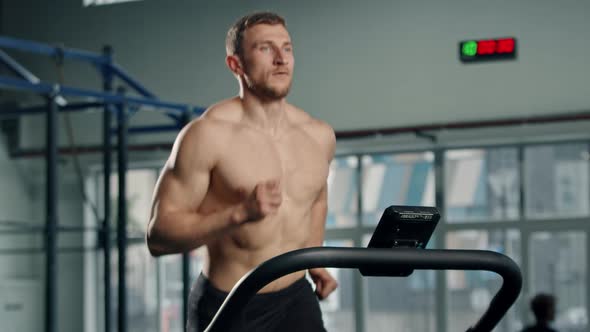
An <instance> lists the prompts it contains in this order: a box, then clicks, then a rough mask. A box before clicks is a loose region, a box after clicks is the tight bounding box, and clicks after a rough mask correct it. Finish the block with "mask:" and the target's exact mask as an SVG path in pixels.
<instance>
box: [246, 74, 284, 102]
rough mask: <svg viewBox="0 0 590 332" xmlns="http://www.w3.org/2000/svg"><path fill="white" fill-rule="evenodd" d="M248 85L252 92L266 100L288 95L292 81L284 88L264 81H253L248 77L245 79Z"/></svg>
mask: <svg viewBox="0 0 590 332" xmlns="http://www.w3.org/2000/svg"><path fill="white" fill-rule="evenodd" d="M244 81H245V83H246V86H247V87H248V89H249V90H250V91H252V93H254V94H255V95H256V96H258V97H260V98H261V99H264V100H278V99H283V98H285V97H287V95H288V94H289V91H290V90H291V83H289V85H287V86H286V87H285V88H283V89H277V88H273V87H271V86H268V85H266V84H264V83H262V84H260V83H256V82H252V81H251V80H249V79H248V78H246V77H245V79H244Z"/></svg>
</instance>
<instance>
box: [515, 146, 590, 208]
mask: <svg viewBox="0 0 590 332" xmlns="http://www.w3.org/2000/svg"><path fill="white" fill-rule="evenodd" d="M588 157H589V154H588V146H587V145H586V144H559V145H541V146H534V147H528V148H526V149H525V153H524V158H525V162H524V165H525V171H524V172H525V197H526V200H525V203H526V215H527V217H529V218H552V217H580V216H587V215H588V212H589V208H588V202H589V197H588V159H589V158H588Z"/></svg>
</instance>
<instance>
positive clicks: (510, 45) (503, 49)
mask: <svg viewBox="0 0 590 332" xmlns="http://www.w3.org/2000/svg"><path fill="white" fill-rule="evenodd" d="M497 44H498V46H497V49H496V52H498V53H512V52H514V39H512V38H509V39H499V40H498V43H497Z"/></svg>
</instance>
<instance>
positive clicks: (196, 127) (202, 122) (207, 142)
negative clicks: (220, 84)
mask: <svg viewBox="0 0 590 332" xmlns="http://www.w3.org/2000/svg"><path fill="white" fill-rule="evenodd" d="M236 114H237V111H236V109H235V106H234V105H233V103H232V102H231V100H228V101H223V102H220V103H218V104H215V105H212V106H211V107H209V108H208V109H207V110H206V111H205V112H204V113H203V114H202V115H201V116H199V117H198V118H195V119H193V120H192V121H191V122H189V123H188V124H187V125H186V126H184V127H183V128H182V129H181V130H180V132H179V133H178V136H177V137H176V140H175V142H174V146H173V149H172V154H171V161H174V160H176V161H179V160H182V161H186V162H189V163H191V162H195V161H198V162H207V163H208V164H209V163H210V164H214V162H215V160H217V159H218V157H219V153H221V152H222V151H224V147H226V146H227V144H228V142H229V141H230V140H231V137H232V134H233V132H234V126H235V123H236V122H237V121H234V120H233V119H234V118H235V117H236Z"/></svg>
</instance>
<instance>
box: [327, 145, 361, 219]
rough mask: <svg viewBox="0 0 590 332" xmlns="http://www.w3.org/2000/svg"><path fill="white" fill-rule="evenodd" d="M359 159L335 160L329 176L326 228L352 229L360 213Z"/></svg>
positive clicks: (350, 157) (344, 158) (352, 157)
mask: <svg viewBox="0 0 590 332" xmlns="http://www.w3.org/2000/svg"><path fill="white" fill-rule="evenodd" d="M357 167H358V158H357V157H356V156H349V157H339V158H334V160H333V161H332V164H331V165H330V173H329V176H328V216H327V220H326V228H343V227H351V226H354V225H355V224H356V220H357V211H358V208H357V206H358V202H357V200H358V172H357Z"/></svg>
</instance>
